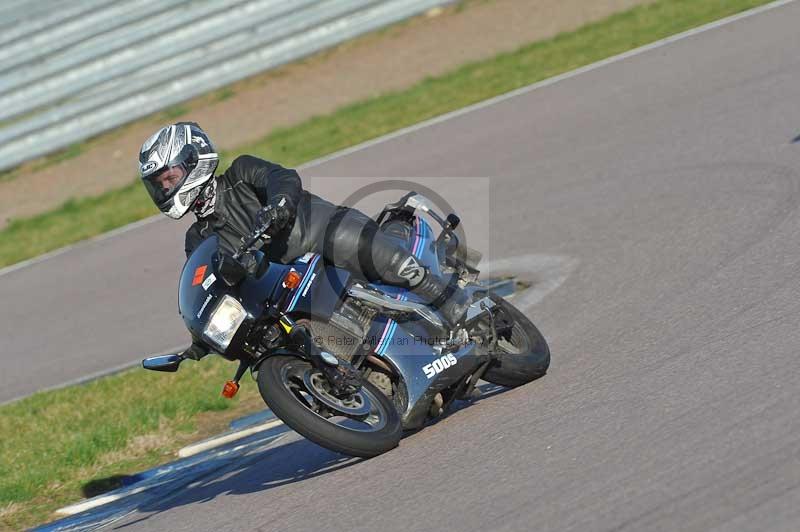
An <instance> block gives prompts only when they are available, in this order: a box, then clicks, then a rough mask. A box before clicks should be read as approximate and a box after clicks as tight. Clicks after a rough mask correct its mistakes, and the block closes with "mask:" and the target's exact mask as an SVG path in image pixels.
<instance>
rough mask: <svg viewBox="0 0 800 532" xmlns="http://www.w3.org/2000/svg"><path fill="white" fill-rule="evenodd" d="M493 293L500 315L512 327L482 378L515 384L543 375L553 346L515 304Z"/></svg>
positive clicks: (513, 385) (505, 383) (496, 382)
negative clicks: (496, 356)
mask: <svg viewBox="0 0 800 532" xmlns="http://www.w3.org/2000/svg"><path fill="white" fill-rule="evenodd" d="M491 297H492V300H493V301H494V302H495V304H496V305H497V308H499V310H500V312H499V313H497V314H499V316H497V319H504V320H507V321H508V322H510V323H511V324H512V329H511V335H510V337H509V338H508V339H501V340H500V341H499V342H498V350H499V354H498V358H497V360H496V361H495V362H493V363H492V364H491V365H490V366H489V368H488V369H487V370H486V373H485V374H484V375H483V380H485V381H488V382H491V383H493V384H499V385H500V386H507V387H509V388H514V387H516V386H522V385H523V384H527V383H529V382H531V381H533V380H536V379H538V378H540V377H542V376H544V375H545V373H547V368H548V367H549V366H550V348H549V347H548V345H547V342H546V341H545V339H544V337H543V336H542V333H540V332H539V329H537V328H536V326H535V325H534V324H533V322H531V320H529V319H528V317H527V316H525V314H523V313H522V312H520V311H519V310H518V309H517V308H516V307H515V306H514V305H512V304H511V303H509V302H508V301H506V300H505V299H503V298H502V297H500V296H495V295H492V296H491Z"/></svg>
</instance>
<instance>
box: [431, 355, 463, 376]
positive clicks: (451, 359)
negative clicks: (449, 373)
mask: <svg viewBox="0 0 800 532" xmlns="http://www.w3.org/2000/svg"><path fill="white" fill-rule="evenodd" d="M456 364H458V359H457V358H456V357H455V356H454V355H452V354H449V355H445V356H443V357H440V358H437V359H436V360H434V361H433V362H431V363H430V364H426V365H425V366H422V371H424V372H425V376H426V377H428V378H429V379H431V378H433V377H435V376H436V375H438V374H439V373H441V372H443V371H444V370H446V369H447V368H449V367H451V366H455V365H456Z"/></svg>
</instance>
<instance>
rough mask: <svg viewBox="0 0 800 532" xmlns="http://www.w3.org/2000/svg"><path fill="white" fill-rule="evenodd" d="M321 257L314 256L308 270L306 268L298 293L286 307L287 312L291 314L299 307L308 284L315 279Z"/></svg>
mask: <svg viewBox="0 0 800 532" xmlns="http://www.w3.org/2000/svg"><path fill="white" fill-rule="evenodd" d="M320 257H321V255H314V258H313V259H311V261H310V262H309V263H308V268H306V273H305V274H304V275H303V280H302V281H300V286H298V287H297V291H296V292H295V293H294V296H293V297H292V300H291V301H290V302H289V306H288V307H286V312H291V311H293V310H294V307H295V306H296V305H297V302H298V301H299V300H300V294H302V293H303V291H304V290H305V289H306V286H308V283H310V282H311V278H312V277H313V275H312V274H313V273H314V270H315V269H316V268H317V263H318V262H319V259H320Z"/></svg>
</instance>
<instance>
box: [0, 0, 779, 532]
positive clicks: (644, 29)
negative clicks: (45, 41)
mask: <svg viewBox="0 0 800 532" xmlns="http://www.w3.org/2000/svg"><path fill="white" fill-rule="evenodd" d="M765 3H767V2H766V0H662V1H660V2H656V3H654V4H650V5H647V6H641V7H637V8H634V9H631V10H630V11H627V12H624V13H620V14H618V15H614V16H612V17H610V18H608V19H606V20H604V21H601V22H598V23H595V24H591V25H588V26H585V27H584V28H582V29H579V30H577V31H575V32H571V33H565V34H561V35H558V36H557V37H555V38H553V39H550V40H547V41H543V42H539V43H535V44H531V45H528V46H525V47H523V48H521V49H519V50H517V51H515V52H512V53H508V54H503V55H500V56H498V57H496V58H494V59H491V60H487V61H482V62H478V63H473V64H469V65H466V66H464V67H462V68H460V69H458V70H456V71H454V72H451V73H449V74H446V75H444V76H441V77H437V78H430V79H426V80H424V81H423V82H421V83H419V84H417V85H415V86H413V87H411V88H410V89H408V90H404V91H400V92H394V93H389V94H385V95H382V96H379V97H376V98H373V99H370V100H368V101H365V102H362V103H359V104H355V105H350V106H347V107H345V108H342V109H340V110H339V111H337V112H335V113H332V114H330V115H327V116H323V117H317V118H313V119H311V120H308V121H306V122H304V123H302V124H299V125H297V126H294V127H291V128H284V129H280V130H277V131H274V132H273V133H271V134H270V135H268V136H267V137H265V138H264V139H262V140H260V141H259V142H256V143H254V144H252V145H248V146H242V147H241V149H239V150H236V151H234V152H230V153H226V154H224V158H225V159H226V160H227V161H230V159H231V158H232V157H234V156H235V155H237V154H238V153H252V154H256V155H259V156H262V157H265V158H269V159H273V160H276V161H279V162H281V163H283V164H286V165H296V164H298V163H301V162H303V161H308V160H310V159H313V158H315V157H320V156H322V155H325V154H327V153H331V152H333V151H336V150H339V149H342V148H345V147H347V146H351V145H353V144H356V143H358V142H362V141H365V140H368V139H370V138H374V137H376V136H379V135H381V134H384V133H388V132H390V131H393V130H396V129H399V128H401V127H404V126H407V125H411V124H413V123H416V122H419V121H421V120H425V119H427V118H430V117H433V116H436V115H439V114H442V113H445V112H448V111H451V110H454V109H457V108H460V107H463V106H465V105H469V104H472V103H475V102H478V101H480V100H483V99H486V98H489V97H492V96H495V95H498V94H502V93H504V92H507V91H510V90H513V89H515V88H518V87H521V86H524V85H527V84H530V83H534V82H536V81H539V80H542V79H545V78H548V77H551V76H554V75H557V74H560V73H562V72H566V71H569V70H571V69H574V68H578V67H580V66H583V65H586V64H589V63H592V62H594V61H598V60H600V59H603V58H605V57H609V56H611V55H614V54H617V53H621V52H624V51H626V50H629V49H631V48H635V47H637V46H641V45H644V44H647V43H649V42H653V41H655V40H658V39H661V38H663V37H666V36H668V35H672V34H675V33H678V32H680V31H684V30H686V29H689V28H692V27H695V26H698V25H700V24H703V23H706V22H710V21H712V20H716V19H719V18H721V17H724V16H728V15H731V14H734V13H737V12H740V11H743V10H745V9H748V8H751V7H755V6H757V5H761V4H765ZM223 164H225V161H223ZM153 213H155V209H154V207H153V206H152V204H151V203H150V201H149V199H148V198H147V197H146V195H145V194H144V192H143V190H142V189H141V187H140V186H139V185H138V183H132V184H131V185H129V186H127V187H124V188H122V189H118V190H115V191H111V192H108V193H106V194H103V195H101V196H98V197H95V198H88V199H82V200H76V201H71V202H68V203H67V204H66V205H64V206H63V207H61V208H60V209H57V210H55V211H52V212H49V213H46V214H42V215H39V216H35V217H31V218H26V219H22V220H16V221H13V222H12V223H11V224H10V225H9V226H8V227H7V228H6V229H4V230H3V231H0V265H8V264H11V263H14V262H17V261H20V260H24V259H25V258H29V257H32V256H35V255H38V254H41V253H43V252H45V251H48V250H52V249H55V248H57V247H60V246H63V245H66V244H69V243H72V242H75V241H78V240H82V239H85V238H88V237H91V236H93V235H97V234H100V233H102V232H105V231H108V230H110V229H112V228H115V227H118V226H121V225H124V224H126V223H129V222H132V221H135V220H137V219H141V218H143V217H146V216H149V215H150V214H153ZM230 373H231V368H230V367H229V365H228V364H224V363H223V362H222V361H220V360H217V361H203V362H202V363H200V364H198V366H197V367H196V368H185V369H184V370H183V371H181V372H179V373H177V374H175V375H168V376H165V375H153V374H145V373H144V372H143V371H140V370H132V371H129V372H126V373H122V374H119V375H115V376H113V377H107V378H104V379H100V380H98V381H95V382H92V383H90V384H87V385H83V386H78V387H74V388H70V389H65V390H58V391H52V392H44V393H41V394H38V395H35V396H33V397H30V398H28V399H25V400H23V401H20V402H17V403H14V404H11V405H5V406H0V433H2V434H3V439H2V440H0V525H4V526H9V527H11V528H19V527H23V526H28V525H32V524H35V523H36V522H40V521H41V520H43V519H46V518H47V517H48V516H49V515H50V512H51V511H52V510H53V509H55V508H57V507H59V506H61V505H63V504H65V503H67V502H70V501H73V500H75V499H78V498H80V497H81V495H82V494H83V492H82V488H83V487H85V486H87V485H89V484H93V485H96V484H97V483H98V479H104V478H113V477H114V476H115V475H120V474H124V473H131V472H134V471H136V470H140V469H142V468H145V467H149V466H152V465H155V464H156V463H158V462H161V461H164V460H166V459H167V458H168V457H171V453H172V452H173V451H174V450H175V449H176V448H178V447H180V445H182V443H183V442H185V441H186V440H187V438H197V437H198V435H202V434H203V433H204V430H213V429H216V428H219V427H221V426H223V425H224V422H225V421H226V420H228V419H230V418H231V417H235V415H236V412H238V410H236V409H239V408H244V406H246V405H251V408H255V405H256V404H258V400H257V396H256V395H254V394H255V393H256V392H255V387H254V386H247V387H244V389H243V397H242V398H241V399H240V400H239V401H238V402H236V401H235V402H233V403H227V402H223V401H222V400H221V399H218V395H219V389H218V388H219V386H220V384H221V383H222V382H224V380H225V379H227V378H228V377H229V376H230ZM248 394H249V395H248ZM100 483H102V482H100ZM112 485H113V483H112Z"/></svg>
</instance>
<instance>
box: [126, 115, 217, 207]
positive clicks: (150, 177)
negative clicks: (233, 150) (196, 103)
mask: <svg viewBox="0 0 800 532" xmlns="http://www.w3.org/2000/svg"><path fill="white" fill-rule="evenodd" d="M218 164H219V156H218V155H217V152H216V150H215V149H214V145H213V144H212V143H211V139H209V138H208V135H206V132H205V131H203V130H202V129H201V128H200V126H198V125H197V124H195V123H194V122H178V123H177V124H174V125H171V126H167V127H164V128H161V129H160V130H159V131H158V132H156V134H155V135H153V136H152V137H150V138H149V139H147V140H146V141H145V143H144V144H142V149H141V150H139V175H140V177H141V178H142V181H143V182H144V186H145V188H146V189H147V192H148V194H150V197H151V198H152V199H153V202H154V203H155V204H156V205H157V206H158V208H159V209H161V212H163V213H164V214H166V215H167V216H169V217H170V218H175V219H178V218H180V217H182V216H183V215H184V214H186V213H187V212H189V209H191V208H192V205H193V204H194V202H195V201H196V200H197V197H198V196H199V195H200V192H201V191H202V190H203V188H204V187H205V185H206V184H207V183H208V182H209V181H210V180H211V179H212V178H213V177H214V171H215V170H216V169H217V165H218Z"/></svg>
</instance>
